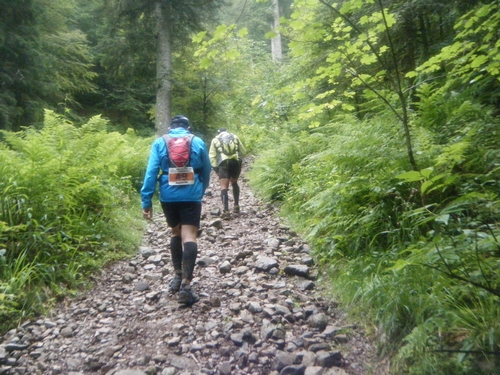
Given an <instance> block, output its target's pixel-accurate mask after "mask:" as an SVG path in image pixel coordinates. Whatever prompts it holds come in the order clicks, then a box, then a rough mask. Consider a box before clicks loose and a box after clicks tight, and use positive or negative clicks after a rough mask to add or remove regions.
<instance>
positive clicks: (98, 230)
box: [0, 0, 500, 375]
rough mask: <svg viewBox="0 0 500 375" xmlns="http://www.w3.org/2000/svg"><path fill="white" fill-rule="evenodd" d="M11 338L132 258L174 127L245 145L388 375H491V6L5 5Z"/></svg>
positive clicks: (1, 182)
mask: <svg viewBox="0 0 500 375" xmlns="http://www.w3.org/2000/svg"><path fill="white" fill-rule="evenodd" d="M0 9H1V10H0V332H6V331H7V330H9V329H11V328H12V327H15V326H16V325H18V324H20V323H21V322H23V321H24V320H26V319H29V318H31V317H34V316H37V314H40V313H43V312H44V311H46V310H47V309H50V308H51V306H54V304H56V303H57V302H59V301H61V300H63V299H64V298H67V297H71V296H73V295H75V294H76V293H77V292H78V290H81V289H82V288H85V287H88V285H89V280H90V276H91V275H92V273H93V272H95V271H96V270H98V269H100V268H102V267H103V266H105V265H106V264H109V262H112V261H114V260H117V259H123V258H126V257H129V256H130V255H131V254H133V253H134V252H135V251H136V249H137V246H138V245H139V244H140V240H141V237H142V234H143V231H144V228H145V223H144V221H143V220H142V217H141V215H140V214H141V212H140V197H139V194H138V191H139V189H140V187H141V185H142V178H143V175H144V171H145V168H146V164H147V158H148V155H149V148H150V146H151V143H152V141H153V140H154V139H155V137H157V136H159V135H161V134H163V133H164V132H165V129H166V126H168V120H169V119H170V118H171V117H173V116H174V115H177V114H183V115H186V116H187V117H189V119H190V122H191V123H192V125H193V131H194V132H195V134H197V135H198V136H200V137H202V138H203V139H204V140H205V141H206V142H207V143H208V144H209V142H210V139H211V137H212V136H214V135H215V133H216V130H217V129H218V128H220V127H226V128H228V129H230V130H232V131H235V132H236V133H237V134H238V135H239V137H240V138H241V140H242V141H243V143H244V144H245V146H247V148H248V149H249V150H250V152H251V154H252V159H253V163H252V166H251V169H250V171H249V173H248V178H249V181H250V184H251V186H252V189H253V190H254V191H255V192H256V193H257V194H258V195H259V197H260V198H261V199H263V200H265V201H266V202H268V203H269V204H273V205H277V206H278V207H279V209H280V214H281V215H282V217H283V218H285V219H286V220H287V222H288V223H289V224H290V226H291V227H292V228H293V229H294V230H295V231H296V232H298V233H299V234H300V235H301V236H303V237H304V238H305V239H306V240H307V241H308V242H309V243H310V245H311V247H312V248H313V251H314V256H315V261H316V262H317V264H319V266H320V267H321V271H322V272H321V280H320V281H321V282H322V283H324V284H325V285H327V286H329V288H328V289H329V290H331V294H332V296H334V297H335V298H336V299H337V300H338V301H339V302H340V303H341V306H342V307H343V308H344V309H345V310H346V311H347V312H348V314H349V315H350V317H351V319H352V320H353V321H357V322H362V324H364V325H365V326H366V327H365V328H366V330H367V332H369V334H370V336H371V338H372V339H373V341H374V342H375V343H376V345H377V348H378V351H379V355H380V357H381V358H388V359H389V360H390V363H391V371H392V373H394V374H413V375H423V374H450V375H451V374H453V375H459V374H464V375H465V374H500V273H499V269H500V198H499V194H500V182H499V180H500V2H499V1H498V0H482V1H480V0H455V1H449V0H433V1H429V0H337V1H334V0H293V1H292V0H207V1H203V2H200V1H197V0H154V1H153V0H134V1H132V0H51V1H47V0H0Z"/></svg>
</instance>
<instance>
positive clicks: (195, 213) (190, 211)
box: [161, 202, 201, 228]
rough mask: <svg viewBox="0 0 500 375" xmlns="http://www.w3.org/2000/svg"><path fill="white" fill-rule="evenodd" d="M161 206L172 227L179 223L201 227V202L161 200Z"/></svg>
mask: <svg viewBox="0 0 500 375" xmlns="http://www.w3.org/2000/svg"><path fill="white" fill-rule="evenodd" d="M161 208H162V209H163V213H164V214H165V218H166V219H167V224H168V226H169V227H170V228H173V227H176V226H177V225H179V224H181V225H193V226H195V227H196V228H199V227H200V217H201V202H161Z"/></svg>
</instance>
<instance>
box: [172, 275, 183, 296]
mask: <svg viewBox="0 0 500 375" xmlns="http://www.w3.org/2000/svg"><path fill="white" fill-rule="evenodd" d="M181 283H182V276H181V275H177V274H176V275H175V276H174V278H173V279H172V280H171V281H170V284H169V286H170V290H171V291H172V292H173V293H177V292H178V291H179V289H180V288H181Z"/></svg>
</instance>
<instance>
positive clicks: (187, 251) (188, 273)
mask: <svg viewBox="0 0 500 375" xmlns="http://www.w3.org/2000/svg"><path fill="white" fill-rule="evenodd" d="M197 256H198V244H197V243H196V242H186V243H185V244H184V255H183V257H182V269H183V271H182V278H183V279H186V280H189V281H191V280H192V279H193V271H194V265H195V264H196V257H197Z"/></svg>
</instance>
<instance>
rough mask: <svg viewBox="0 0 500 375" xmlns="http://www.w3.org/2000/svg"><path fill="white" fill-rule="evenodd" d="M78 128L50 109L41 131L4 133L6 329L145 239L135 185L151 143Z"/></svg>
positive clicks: (0, 295) (0, 294)
mask: <svg viewBox="0 0 500 375" xmlns="http://www.w3.org/2000/svg"><path fill="white" fill-rule="evenodd" d="M106 127H107V121H105V120H104V119H102V118H100V117H94V118H92V119H91V120H89V121H88V122H87V123H86V124H84V125H83V126H81V127H77V126H75V125H73V124H72V123H70V122H68V121H67V120H65V119H64V118H62V117H60V116H58V115H56V114H55V113H53V112H51V111H47V112H46V114H45V121H44V125H43V127H42V128H41V129H39V130H36V129H34V128H30V129H26V130H24V131H22V132H19V133H11V132H2V135H1V136H2V139H3V140H2V142H1V143H0V160H1V161H2V163H1V165H2V167H1V173H0V264H1V265H2V267H0V318H1V319H0V321H1V322H2V323H1V325H0V329H1V330H5V329H8V328H9V327H11V326H12V325H14V324H16V323H17V322H19V321H21V320H22V319H26V318H28V317H31V316H33V315H36V314H38V313H40V312H42V311H43V310H44V309H45V308H47V307H48V306H50V304H51V303H52V302H53V301H56V300H57V299H59V298H62V297H64V296H65V295H68V294H71V293H72V292H73V291H75V290H77V289H78V288H80V287H82V286H83V284H84V283H85V282H86V280H87V276H88V275H89V274H90V273H91V272H93V271H95V270H97V269H99V268H101V267H102V266H103V265H104V264H106V263H108V262H110V261H112V260H116V259H120V258H123V257H125V256H127V255H128V254H132V252H133V251H134V250H135V249H136V247H137V245H138V244H139V242H140V239H141V237H142V230H143V222H142V220H140V217H139V216H138V213H140V206H139V199H137V190H138V188H139V186H140V181H141V179H142V173H143V171H142V169H143V168H144V166H145V163H146V160H147V151H148V147H149V143H150V140H149V139H147V140H145V139H140V138H138V137H137V136H136V135H135V134H133V132H128V133H126V134H119V133H109V132H107V131H106Z"/></svg>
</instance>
